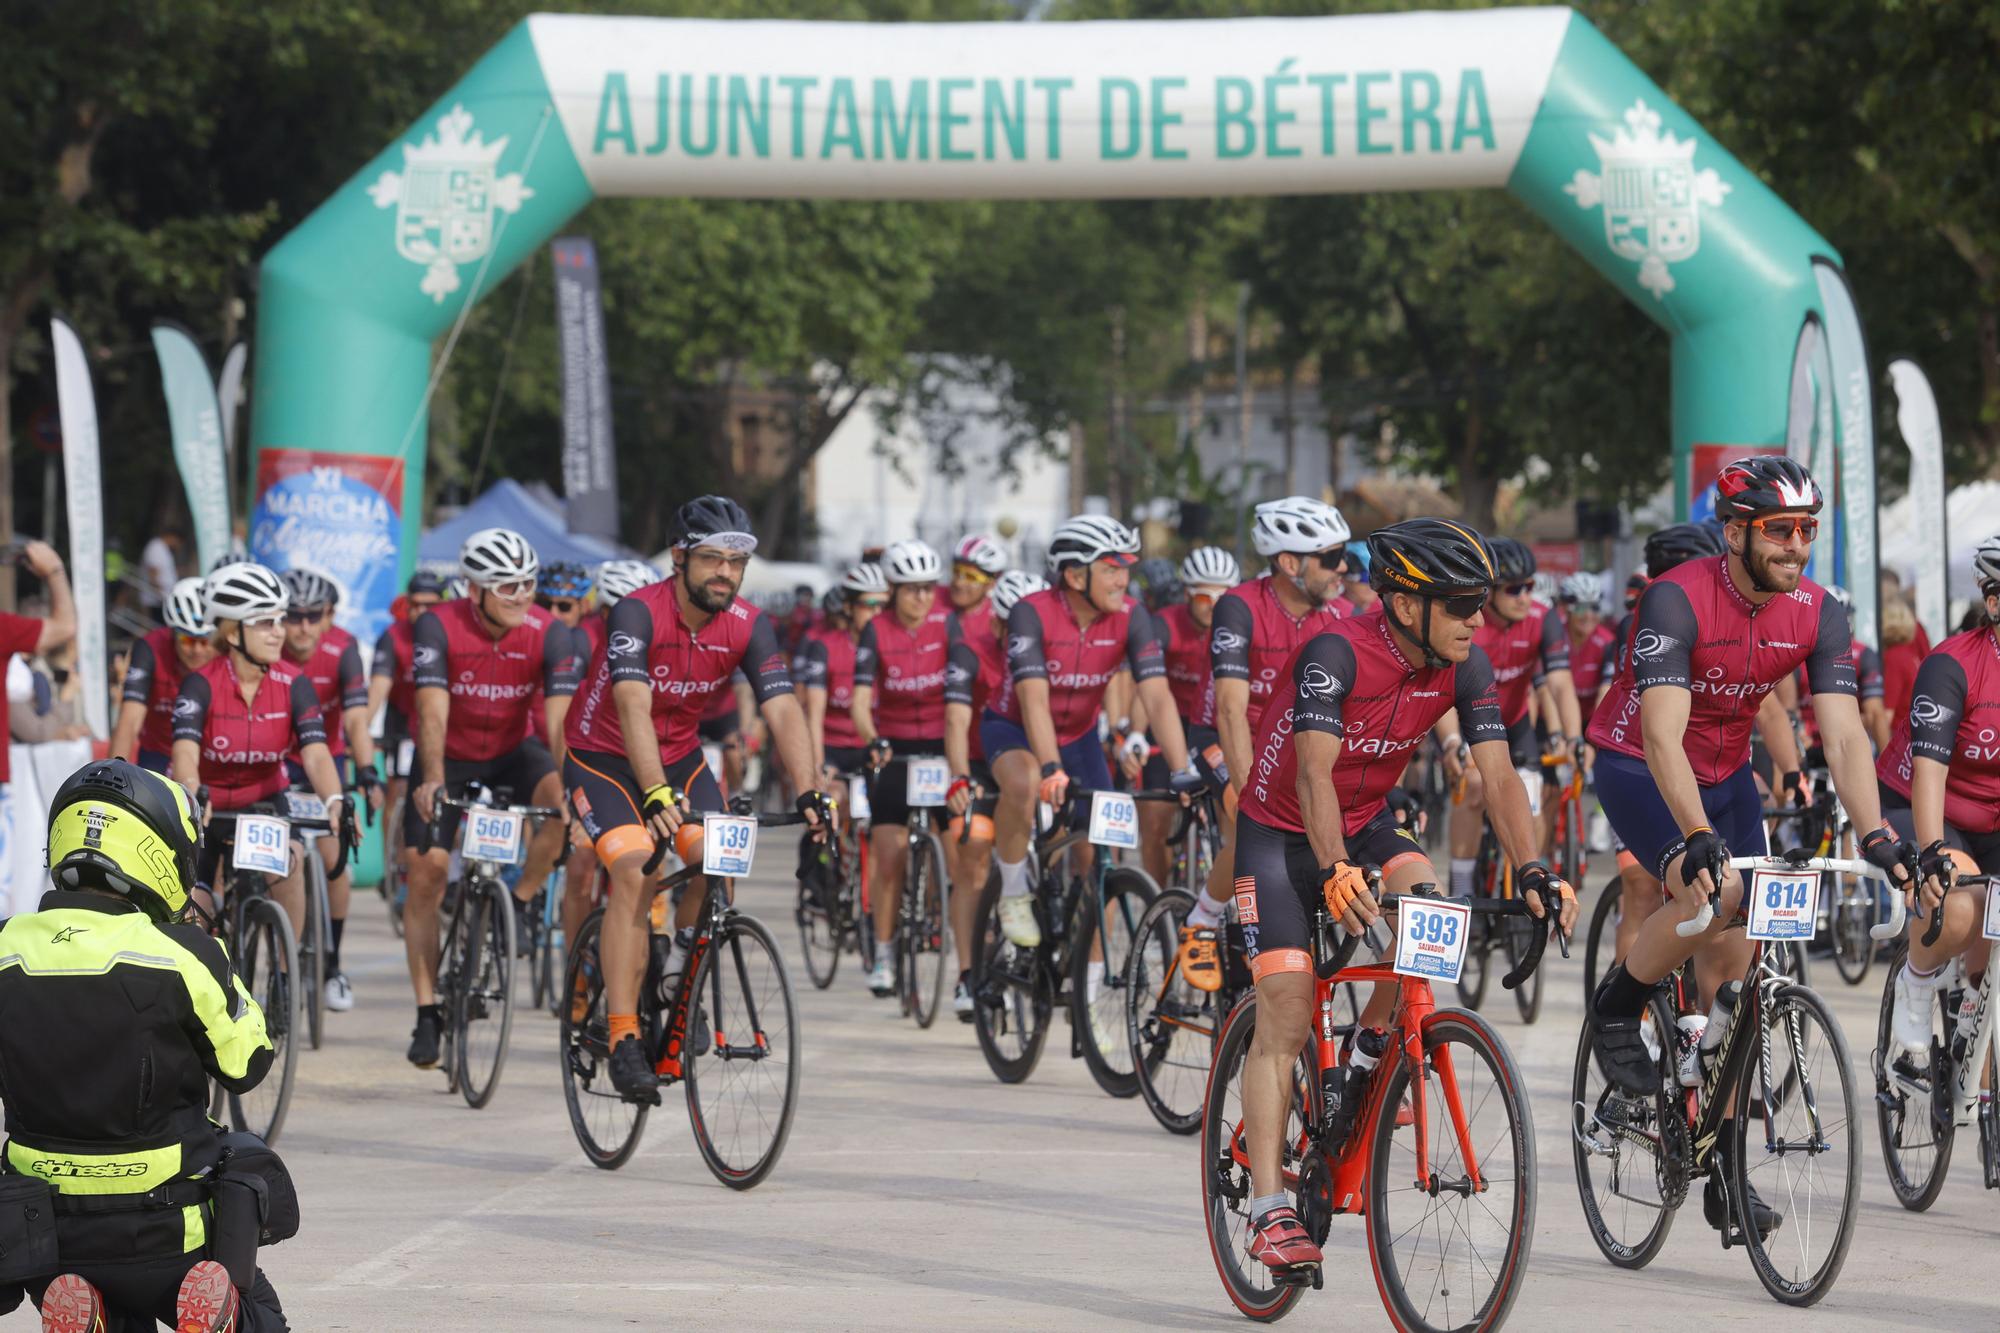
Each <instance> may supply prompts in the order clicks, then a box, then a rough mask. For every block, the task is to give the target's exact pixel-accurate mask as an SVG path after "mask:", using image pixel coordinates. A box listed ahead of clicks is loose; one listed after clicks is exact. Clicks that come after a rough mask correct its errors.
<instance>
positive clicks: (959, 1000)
mask: <svg viewBox="0 0 2000 1333" xmlns="http://www.w3.org/2000/svg"><path fill="white" fill-rule="evenodd" d="M1048 586H1049V585H1048V581H1047V580H1045V579H1042V578H1039V577H1037V576H1036V575H1034V574H1027V573H1023V572H1022V571H1020V570H1018V569H1010V570H1008V571H1007V572H1005V573H1003V574H1002V575H1000V577H999V578H997V579H995V580H994V581H993V591H992V593H991V595H990V596H989V597H988V598H987V601H988V602H989V603H990V604H991V608H992V614H991V615H990V616H988V617H987V618H986V625H985V628H984V629H983V630H980V631H977V632H974V633H971V634H961V635H960V636H959V637H958V639H957V640H955V641H954V642H953V643H952V646H951V656H950V660H949V661H947V662H946V663H945V669H944V753H945V762H946V763H947V764H949V765H950V766H951V788H950V790H949V791H948V792H947V793H946V796H945V804H946V806H947V807H948V808H949V809H950V810H951V813H952V817H953V819H954V820H969V821H971V825H972V827H971V828H970V829H967V830H965V831H964V832H965V836H964V837H963V838H959V837H956V836H954V837H952V838H950V839H948V840H947V841H946V843H945V855H946V856H947V857H949V858H950V860H951V892H952V899H951V913H952V916H951V928H952V932H953V934H954V935H955V936H956V937H957V943H958V988H957V989H956V990H955V991H954V992H953V993H952V1001H951V1003H952V1011H953V1012H954V1013H956V1014H957V1015H958V1018H959V1021H960V1022H961V1023H970V1022H971V1021H972V1004H973V1001H972V960H973V950H974V948H975V946H976V944H977V939H976V929H977V926H978V921H977V917H978V914H979V892H980V890H981V889H983V888H984V887H985V885H986V870H987V867H988V866H989V865H990V864H992V857H993V834H994V829H993V819H992V813H993V809H994V800H993V793H994V792H995V790H996V787H995V785H994V782H993V769H992V767H991V765H990V764H989V763H988V761H987V755H986V747H985V745H984V744H983V743H982V742H981V740H980V734H979V733H980V729H979V727H978V726H976V725H975V723H976V722H977V721H978V720H979V719H980V718H981V717H984V716H985V713H986V704H987V701H988V700H990V699H992V698H993V697H994V695H995V694H996V693H997V692H999V691H1001V690H1003V689H1005V688H1006V686H1007V679H1008V676H1007V619H1008V617H1009V616H1011V615H1013V613H1014V608H1015V606H1017V605H1018V604H1019V603H1020V600H1021V599H1022V598H1023V597H1026V596H1028V595H1029V594H1030V593H1037V592H1043V591H1045V590H1046V589H1047V588H1048Z"/></svg>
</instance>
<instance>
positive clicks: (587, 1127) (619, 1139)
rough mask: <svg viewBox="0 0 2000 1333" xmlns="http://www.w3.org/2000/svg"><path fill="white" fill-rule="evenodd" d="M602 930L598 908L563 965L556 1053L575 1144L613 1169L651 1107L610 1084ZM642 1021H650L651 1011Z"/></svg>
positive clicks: (635, 1141) (631, 1147) (625, 1156)
mask: <svg viewBox="0 0 2000 1333" xmlns="http://www.w3.org/2000/svg"><path fill="white" fill-rule="evenodd" d="M603 929H604V909H603V908H601V907H600V908H598V909H597V910H595V911H593V912H592V913H591V914H590V915H589V917H587V918H586V919H585V920H584V923H583V925H582V927H580V928H579V929H578V930H577V932H576V943H575V944H574V945H572V946H571V948H570V951H569V966H567V967H565V968H564V969H563V994H564V995H565V996H566V997H568V998H567V1000H566V1001H565V1002H564V1003H563V1005H562V1006H561V1012H560V1013H559V1014H558V1022H557V1037H556V1058H557V1059H558V1060H560V1061H561V1062H562V1085H563V1103H564V1104H565V1105H566V1106H568V1107H569V1123H570V1128H572V1129H574V1130H575V1131H576V1141H577V1144H578V1145H579V1146H580V1147H582V1149H583V1155H584V1156H585V1157H587V1158H589V1159H590V1162H591V1165H593V1166H598V1167H602V1168H603V1169H604V1170H606V1171H615V1170H617V1169H618V1168H619V1167H621V1166H623V1165H625V1163H626V1162H627V1161H628V1160H629V1159H630V1158H631V1156H632V1153H633V1152H634V1151H635V1150H636V1149H637V1148H638V1146H639V1133H640V1131H641V1130H643V1129H645V1127H646V1112H647V1111H649V1110H651V1109H652V1108H651V1107H649V1106H647V1105H645V1104H644V1103H642V1102H628V1101H626V1100H625V1099H624V1098H623V1097H621V1096H619V1095H618V1090H617V1089H616V1088H614V1087H612V1086H611V1038H610V1026H611V1025H610V1020H609V1019H608V1018H607V1017H606V1006H605V1002H604V974H603V971H602V969H600V968H599V967H598V964H597V941H598V936H599V934H600V933H601V932H602V931H603ZM642 1022H645V1023H647V1024H648V1025H650V1022H651V1015H647V1016H646V1017H645V1018H644V1019H642ZM648 1045H649V1046H650V1045H651V1043H650V1042H648Z"/></svg>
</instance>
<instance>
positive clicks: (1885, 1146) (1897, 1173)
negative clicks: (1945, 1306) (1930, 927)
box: [1869, 945, 1958, 1213]
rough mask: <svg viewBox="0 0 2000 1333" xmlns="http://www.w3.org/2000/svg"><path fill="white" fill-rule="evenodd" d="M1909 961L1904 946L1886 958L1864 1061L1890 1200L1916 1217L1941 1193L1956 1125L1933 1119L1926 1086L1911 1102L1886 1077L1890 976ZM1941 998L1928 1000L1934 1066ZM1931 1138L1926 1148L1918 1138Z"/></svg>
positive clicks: (1890, 1045)
mask: <svg viewBox="0 0 2000 1333" xmlns="http://www.w3.org/2000/svg"><path fill="white" fill-rule="evenodd" d="M1908 958H1909V946H1908V945H1898V946H1897V948H1896V952H1895V953H1894V954H1892V955H1890V958H1889V969H1888V971H1889V974H1888V976H1887V978H1886V979H1885V980H1884V981H1883V983H1882V1005H1881V1009H1880V1012H1879V1013H1878V1014H1877V1016H1876V1020H1875V1052H1874V1058H1873V1059H1872V1060H1871V1061H1870V1062H1869V1063H1870V1065H1871V1067H1872V1068H1873V1071H1874V1074H1875V1128H1876V1132H1877V1135H1878V1137H1879V1139H1880V1142H1881V1144H1882V1165H1883V1166H1884V1167H1885V1168H1886V1169H1887V1170H1888V1172H1889V1189H1890V1191H1891V1192H1892V1193H1894V1194H1895V1196H1896V1202H1897V1203H1900V1204H1902V1205H1903V1207H1905V1208H1907V1209H1909V1210H1910V1211H1911V1212H1913V1213H1921V1212H1923V1211H1925V1210H1926V1209H1928V1208H1929V1207H1930V1206H1931V1205H1932V1204H1934V1203H1936V1202H1937V1196H1938V1194H1939V1192H1940V1191H1942V1190H1943V1189H1944V1182H1945V1180H1946V1178H1947V1177H1949V1176H1950V1174H1951V1149H1952V1144H1953V1143H1954V1142H1956V1140H1957V1136H1958V1123H1957V1120H1956V1118H1955V1115H1954V1116H1946V1117H1944V1118H1943V1119H1942V1120H1940V1119H1939V1117H1938V1116H1937V1114H1936V1112H1935V1111H1934V1110H1933V1106H1934V1097H1933V1095H1932V1094H1931V1093H1930V1091H1929V1087H1930V1085H1929V1082H1928V1080H1926V1082H1925V1084H1924V1086H1925V1089H1926V1095H1925V1096H1923V1097H1922V1098H1917V1097H1914V1096H1912V1095H1911V1093H1910V1092H1909V1091H1908V1090H1906V1089H1904V1088H1903V1087H1902V1086H1901V1084H1899V1083H1897V1082H1895V1081H1893V1080H1892V1079H1891V1078H1890V1074H1889V1068H1888V1064H1887V1062H1888V1061H1890V1060H1892V1059H1894V1058H1895V1056H1894V1054H1892V1053H1893V1052H1895V1051H1896V1049H1897V1048H1896V1046H1895V1037H1894V1031H1895V1013H1896V978H1897V976H1898V975H1899V974H1901V972H1902V970H1903V965H1904V964H1905V962H1907V961H1908ZM1940 1005H1941V998H1940V996H1938V995H1934V996H1933V998H1932V1000H1931V1053H1930V1054H1931V1063H1930V1068H1931V1069H1936V1068H1937V1067H1938V1062H1939V1058H1940V1055H1941V1043H1940V1042H1939V1041H1938V1033H1939V1031H1940V1028H1941V1025H1940V1023H1939V1022H1938V1017H1939V1009H1940ZM1911 1129H1914V1130H1915V1131H1916V1133H1917V1135H1918V1137H1917V1138H1915V1139H1913V1140H1908V1141H1906V1139H1905V1133H1906V1131H1907V1130H1911ZM1926 1133H1928V1134H1929V1135H1930V1136H1931V1138H1930V1142H1929V1144H1928V1145H1926V1143H1925V1142H1924V1139H1923V1137H1922V1136H1923V1135H1924V1134H1926ZM1912 1149H1914V1150H1916V1152H1918V1153H1923V1152H1926V1151H1927V1152H1928V1154H1929V1157H1928V1166H1927V1168H1926V1167H1925V1166H1924V1165H1922V1163H1923V1162H1924V1161H1925V1159H1924V1158H1923V1157H1921V1156H1919V1157H1918V1158H1917V1164H1916V1165H1914V1166H1913V1165H1912V1164H1911V1163H1909V1162H1907V1161H1906V1160H1905V1158H1907V1157H1909V1156H1911V1155H1912Z"/></svg>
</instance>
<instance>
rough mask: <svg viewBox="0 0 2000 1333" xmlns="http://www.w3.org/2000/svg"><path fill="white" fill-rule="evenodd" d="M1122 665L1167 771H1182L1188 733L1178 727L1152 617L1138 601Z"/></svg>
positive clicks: (1130, 620) (1178, 718)
mask: <svg viewBox="0 0 2000 1333" xmlns="http://www.w3.org/2000/svg"><path fill="white" fill-rule="evenodd" d="M1125 665H1126V668H1127V669H1128V670H1130V671H1131V673H1132V688H1133V692H1134V693H1135V694H1136V695H1137V696H1138V697H1139V698H1141V699H1144V700H1145V703H1146V714H1147V716H1149V717H1150V718H1151V719H1152V722H1153V739H1154V740H1156V741H1158V742H1159V743H1160V755H1161V757H1162V758H1164V759H1165V760H1166V761H1167V771H1168V772H1170V773H1179V772H1182V771H1183V770H1185V769H1186V768H1187V766H1188V751H1187V733H1186V732H1184V731H1182V730H1181V715H1180V713H1179V712H1178V711H1177V710H1176V709H1175V708H1174V692H1173V691H1172V690H1171V689H1169V688H1168V687H1167V662H1166V656H1165V654H1163V653H1162V652H1161V651H1160V639H1159V636H1158V634H1156V633H1155V632H1154V630H1153V617H1152V616H1151V615H1150V614H1149V613H1148V612H1147V610H1146V608H1145V607H1143V606H1140V605H1138V604H1137V603H1134V604H1133V606H1132V610H1131V613H1130V615H1129V616H1128V617H1127V619H1126V624H1125ZM1121 674H1122V673H1121Z"/></svg>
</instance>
